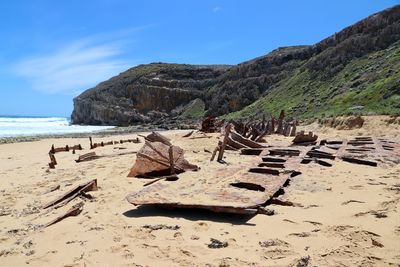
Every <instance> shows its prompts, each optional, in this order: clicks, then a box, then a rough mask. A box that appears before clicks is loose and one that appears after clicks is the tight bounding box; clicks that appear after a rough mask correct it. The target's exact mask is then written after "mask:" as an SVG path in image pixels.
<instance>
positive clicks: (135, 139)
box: [89, 136, 140, 149]
mask: <svg viewBox="0 0 400 267" xmlns="http://www.w3.org/2000/svg"><path fill="white" fill-rule="evenodd" d="M89 141H90V149H95V148H97V147H104V146H109V145H116V144H123V143H140V140H139V138H138V137H137V138H134V139H124V140H119V141H108V142H100V143H93V139H92V137H91V136H89Z"/></svg>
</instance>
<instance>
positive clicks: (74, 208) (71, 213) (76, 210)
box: [43, 202, 84, 228]
mask: <svg viewBox="0 0 400 267" xmlns="http://www.w3.org/2000/svg"><path fill="white" fill-rule="evenodd" d="M83 205H84V203H83V202H79V203H78V204H75V205H73V206H72V208H71V209H69V210H68V211H67V212H66V213H65V214H63V215H61V216H59V217H57V218H55V219H54V220H52V221H51V222H49V223H47V224H45V225H44V226H43V227H44V228H46V227H49V226H50V225H53V224H55V223H58V222H60V221H62V220H64V219H65V218H67V217H70V216H78V215H79V214H80V213H81V212H82V210H83Z"/></svg>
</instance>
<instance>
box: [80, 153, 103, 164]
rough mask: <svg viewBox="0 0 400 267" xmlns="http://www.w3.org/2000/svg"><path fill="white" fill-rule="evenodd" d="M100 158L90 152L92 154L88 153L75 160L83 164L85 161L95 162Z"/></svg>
mask: <svg viewBox="0 0 400 267" xmlns="http://www.w3.org/2000/svg"><path fill="white" fill-rule="evenodd" d="M97 158H99V156H97V155H96V152H90V153H86V154H83V155H80V156H79V158H78V159H77V160H75V161H76V162H83V161H89V160H94V159H97Z"/></svg>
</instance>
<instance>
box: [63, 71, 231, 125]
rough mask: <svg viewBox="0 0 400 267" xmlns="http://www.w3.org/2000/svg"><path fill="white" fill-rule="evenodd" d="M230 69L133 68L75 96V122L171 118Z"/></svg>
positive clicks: (122, 122) (113, 122) (124, 122)
mask: <svg viewBox="0 0 400 267" xmlns="http://www.w3.org/2000/svg"><path fill="white" fill-rule="evenodd" d="M228 68H229V66H224V65H215V66H214V65H209V66H201V65H199V66H195V65H185V64H165V63H152V64H148V65H140V66H137V67H135V68H131V69H129V70H127V71H126V72H123V73H121V74H120V75H118V76H115V77H113V78H111V79H110V80H108V81H105V82H102V83H100V84H99V85H97V86H96V87H94V88H92V89H89V90H87V91H85V92H84V93H82V94H81V95H79V96H78V97H76V98H75V99H74V111H73V113H72V116H71V119H72V123H74V124H94V125H98V124H106V125H117V126H126V125H131V124H135V123H149V122H153V121H154V120H159V119H165V118H168V117H169V116H170V115H171V113H172V111H173V110H174V109H176V108H177V107H180V106H185V105H187V104H188V103H189V102H191V101H192V100H194V99H197V98H203V95H204V90H205V89H206V88H209V87H210V86H212V85H213V84H214V83H215V82H216V78H217V77H218V76H220V75H221V74H222V73H223V72H225V71H226V69H228ZM182 112H184V110H182ZM174 115H179V114H174Z"/></svg>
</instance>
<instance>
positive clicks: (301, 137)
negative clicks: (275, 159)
mask: <svg viewBox="0 0 400 267" xmlns="http://www.w3.org/2000/svg"><path fill="white" fill-rule="evenodd" d="M317 139H318V135H315V134H313V133H312V132H309V133H308V134H304V131H301V132H299V133H297V134H296V136H295V137H294V139H293V141H292V142H293V144H296V145H315V144H316V143H317V142H316V141H317Z"/></svg>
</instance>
